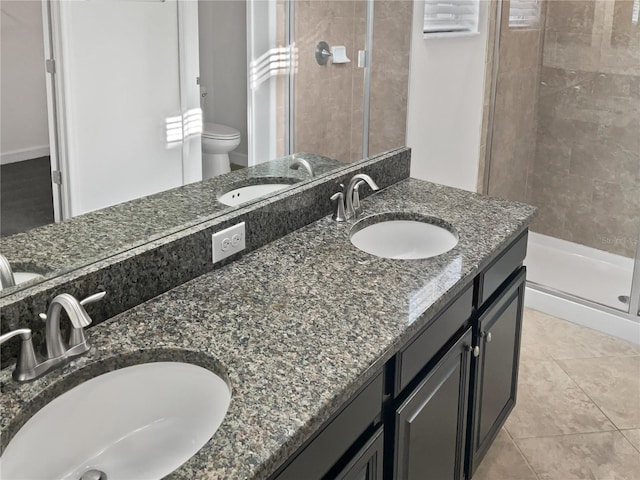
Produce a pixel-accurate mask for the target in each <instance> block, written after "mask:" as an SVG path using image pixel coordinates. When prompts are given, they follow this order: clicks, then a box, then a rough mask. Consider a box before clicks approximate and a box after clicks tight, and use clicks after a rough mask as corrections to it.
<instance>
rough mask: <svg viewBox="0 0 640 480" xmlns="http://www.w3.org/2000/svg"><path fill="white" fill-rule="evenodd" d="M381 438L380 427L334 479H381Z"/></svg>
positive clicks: (382, 443) (382, 447)
mask: <svg viewBox="0 0 640 480" xmlns="http://www.w3.org/2000/svg"><path fill="white" fill-rule="evenodd" d="M383 440H384V437H383V433H382V427H380V429H378V431H377V432H376V433H375V434H374V435H373V437H372V438H371V440H369V441H368V442H367V443H366V445H365V446H364V447H362V449H361V450H360V451H359V452H358V453H357V454H356V456H355V457H354V458H353V460H352V461H351V462H349V465H347V466H346V467H345V468H344V470H342V472H340V473H339V474H338V475H337V476H336V478H335V480H382V457H383V449H384V442H383Z"/></svg>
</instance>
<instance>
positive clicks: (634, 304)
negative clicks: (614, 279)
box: [629, 234, 640, 321]
mask: <svg viewBox="0 0 640 480" xmlns="http://www.w3.org/2000/svg"><path fill="white" fill-rule="evenodd" d="M629 315H631V316H632V317H634V316H635V317H636V321H640V319H639V318H638V317H640V234H639V235H638V243H636V258H635V264H634V267H633V278H632V280H631V294H630V296H629Z"/></svg>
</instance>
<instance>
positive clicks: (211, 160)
mask: <svg viewBox="0 0 640 480" xmlns="http://www.w3.org/2000/svg"><path fill="white" fill-rule="evenodd" d="M238 145H240V132H239V131H238V130H236V129H235V128H231V127H227V126H226V125H220V124H219V123H204V124H203V128H202V178H203V180H206V179H207V178H212V177H215V176H217V175H221V174H223V173H227V172H230V171H231V165H230V162H229V152H230V151H232V150H234V149H236V148H237V147H238Z"/></svg>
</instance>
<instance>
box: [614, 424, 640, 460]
mask: <svg viewBox="0 0 640 480" xmlns="http://www.w3.org/2000/svg"><path fill="white" fill-rule="evenodd" d="M629 430H636V429H635V428H626V429H623V430H618V431H619V432H620V435H622V437H623V438H624V439H625V440H626V441H627V442H628V443H629V444H630V445H631V448H633V449H635V450H637V451H638V453H639V454H640V446H637V447H636V446H635V445H634V444H633V442H632V441H631V440H629V439H628V438H627V436H626V435H625V434H624V433H622V432H625V431H629Z"/></svg>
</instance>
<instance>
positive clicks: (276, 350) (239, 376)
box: [0, 179, 535, 479]
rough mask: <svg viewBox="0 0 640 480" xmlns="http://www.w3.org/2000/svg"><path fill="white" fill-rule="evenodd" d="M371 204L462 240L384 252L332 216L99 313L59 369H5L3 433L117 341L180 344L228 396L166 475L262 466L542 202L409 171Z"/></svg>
mask: <svg viewBox="0 0 640 480" xmlns="http://www.w3.org/2000/svg"><path fill="white" fill-rule="evenodd" d="M363 207H364V210H365V213H364V215H365V216H366V215H372V214H377V213H383V212H406V211H409V212H415V213H419V214H421V215H432V216H435V217H438V218H441V219H443V220H444V221H445V222H447V223H449V224H450V225H452V226H453V228H455V230H456V231H457V232H458V235H459V243H458V245H457V246H456V247H455V248H454V249H453V250H451V251H449V252H447V253H445V254H443V255H441V256H439V257H435V258H432V259H425V260H411V261H403V260H388V259H382V258H378V257H373V256H370V255H368V254H366V253H364V252H361V251H359V250H357V249H356V248H355V247H353V246H352V245H351V243H350V241H349V231H350V229H351V228H352V226H353V223H352V222H348V223H345V224H337V223H335V222H334V221H332V220H331V219H330V217H325V218H323V219H321V220H319V221H317V222H315V223H313V224H310V225H308V226H306V227H304V228H301V229H299V230H297V231H295V232H294V233H292V234H290V235H287V236H284V237H282V238H280V239H279V240H276V241H274V242H273V243H271V244H269V245H267V246H265V247H264V248H261V249H258V250H255V251H254V252H252V253H250V254H247V255H245V256H244V257H242V258H241V259H239V260H238V261H235V262H233V263H230V264H229V265H227V266H226V267H224V268H221V269H218V270H215V271H212V272H210V273H207V274H205V275H202V276H200V277H198V278H196V279H194V280H192V281H190V282H188V283H186V284H184V285H182V286H180V287H177V288H175V289H173V290H171V291H169V292H167V293H166V294H164V295H161V296H159V297H157V298H154V299H152V300H150V301H148V302H146V303H144V304H142V305H139V306H137V307H135V308H133V309H131V310H129V311H127V312H124V313H122V314H120V315H118V316H117V317H115V318H113V319H111V320H110V321H107V322H104V323H102V324H101V325H99V326H98V327H96V328H94V329H92V331H90V336H91V338H92V340H93V342H94V348H93V349H92V351H91V352H90V354H89V355H88V356H87V357H84V358H82V359H80V360H78V361H76V362H75V363H73V364H72V365H70V366H67V367H66V368H65V369H64V371H63V372H54V373H52V374H50V375H48V376H47V377H46V379H41V380H38V381H36V382H34V383H31V384H26V385H18V384H16V383H14V382H13V381H12V380H10V378H9V377H10V369H5V370H3V371H2V372H1V375H0V382H1V385H2V392H3V394H2V397H1V400H0V402H1V403H0V405H1V406H2V423H1V427H2V431H3V433H5V434H4V435H3V438H2V442H3V445H5V444H6V442H7V441H8V439H9V437H10V436H11V434H13V433H14V432H15V431H16V430H17V428H19V426H20V423H21V422H23V421H24V420H25V419H26V417H27V416H28V415H29V414H30V413H32V412H33V411H34V410H35V407H30V405H31V404H32V402H33V399H34V397H35V396H36V395H38V394H40V393H42V392H44V394H43V395H42V396H43V397H46V399H47V400H48V399H50V398H53V397H55V395H56V394H58V393H59V392H60V391H61V390H64V389H66V388H69V387H70V386H72V385H73V384H76V383H78V382H79V381H80V380H78V378H79V377H85V378H86V377H89V376H91V375H93V374H95V373H97V372H102V371H106V370H108V369H113V368H115V367H116V366H117V364H118V360H114V359H113V357H114V356H116V355H125V356H129V358H128V359H126V360H124V361H122V362H121V364H122V365H123V366H124V365H127V364H130V363H132V362H135V361H136V360H138V359H142V360H167V359H175V360H180V359H181V358H184V360H185V361H196V363H200V364H202V363H203V362H204V363H205V364H206V363H209V364H212V365H213V369H214V371H218V372H222V373H223V376H224V377H225V378H226V379H228V381H229V382H230V384H231V388H232V401H231V405H230V409H229V412H228V414H227V416H226V418H225V420H224V422H223V424H222V426H221V427H220V429H219V430H218V432H217V433H216V434H215V435H214V437H213V438H212V439H211V440H210V441H209V442H208V443H207V444H206V445H205V447H203V448H202V449H201V450H200V451H199V452H198V453H197V454H196V455H195V456H194V457H192V458H191V459H190V460H189V461H188V462H187V463H185V464H184V465H183V466H182V467H180V468H179V469H178V470H177V471H175V472H174V473H173V474H171V475H170V478H173V479H205V478H206V479H221V478H228V479H248V478H265V477H267V476H268V475H269V474H270V473H272V472H273V471H275V469H276V468H277V467H278V466H279V465H280V464H282V462H284V461H285V460H286V458H288V457H289V456H290V455H291V454H292V453H293V452H294V451H295V450H296V449H297V448H298V447H299V446H300V445H302V444H303V443H304V441H305V440H306V439H308V438H309V437H310V436H311V435H312V433H313V432H314V431H315V430H316V429H317V428H318V427H319V426H320V425H321V424H322V423H323V422H324V421H326V420H327V419H328V418H329V417H330V416H331V415H332V414H333V413H334V412H335V411H336V410H337V409H338V408H339V406H340V405H341V404H342V403H343V402H344V401H345V400H347V399H348V398H349V397H350V396H351V395H352V394H353V393H354V392H355V391H356V390H357V389H358V388H359V387H361V386H362V385H363V384H364V383H365V382H366V380H367V379H368V378H370V377H371V375H373V374H374V373H375V372H377V371H378V369H379V368H380V367H382V365H383V364H384V363H385V362H386V361H387V360H388V359H389V358H391V356H393V355H394V354H395V352H396V351H397V349H398V348H399V347H400V346H402V345H403V344H404V343H406V342H407V341H408V340H409V339H410V338H411V336H412V335H413V334H414V333H416V332H417V331H418V330H419V329H420V327H422V326H423V325H424V324H425V323H426V322H428V321H429V320H430V319H431V318H432V317H433V316H434V315H435V314H436V313H437V312H438V311H439V310H440V309H441V308H442V307H443V306H444V305H445V304H446V303H447V302H448V301H449V300H451V299H452V298H453V296H455V295H456V294H458V293H459V292H460V291H461V290H462V289H463V288H464V287H466V286H467V285H468V284H469V282H471V281H472V280H473V278H474V277H475V275H476V274H477V273H478V272H479V271H480V270H481V269H482V268H484V267H485V266H487V265H488V263H489V262H490V261H491V260H492V259H493V258H494V257H495V256H496V254H497V253H498V252H499V251H500V250H501V249H502V248H504V247H506V246H507V245H508V243H509V242H510V241H512V240H513V239H514V238H515V237H516V236H517V235H518V234H519V233H520V232H522V231H523V230H524V229H525V228H526V226H527V224H528V223H529V221H530V220H531V218H532V216H533V215H534V212H535V209H534V208H533V207H530V206H526V205H522V204H517V203H513V202H508V201H502V200H498V199H493V198H488V197H481V196H477V195H475V194H471V193H468V192H464V191H461V190H454V189H451V188H447V187H442V186H437V185H434V184H430V183H426V182H421V181H417V180H412V179H407V180H404V181H402V182H400V183H397V184H395V185H393V186H391V187H389V188H387V189H385V190H382V191H380V192H379V193H377V194H376V195H373V196H371V197H369V198H367V199H366V200H364V201H363ZM247 227H248V228H249V227H250V224H248V225H247ZM183 355H184V357H183ZM105 359H111V360H110V361H109V364H108V365H105V363H104V360H105ZM194 359H195V360H194ZM61 382H62V383H61ZM61 384H62V385H63V387H60V386H59V385H61ZM41 403H42V402H41V401H38V402H37V405H36V407H39V406H40V404H41ZM21 411H22V412H23V413H22V414H20V412H21ZM24 412H26V413H24ZM16 415H18V417H17V418H18V421H17V422H15V421H14V422H13V423H12V419H13V418H14V417H15V416H16ZM7 429H9V430H10V432H8V430H7ZM107 473H108V472H107Z"/></svg>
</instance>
